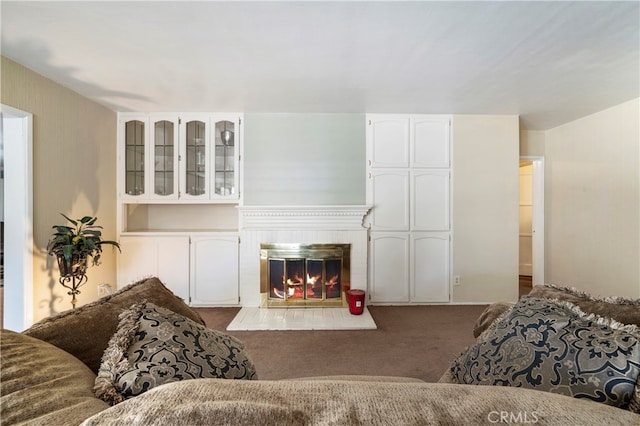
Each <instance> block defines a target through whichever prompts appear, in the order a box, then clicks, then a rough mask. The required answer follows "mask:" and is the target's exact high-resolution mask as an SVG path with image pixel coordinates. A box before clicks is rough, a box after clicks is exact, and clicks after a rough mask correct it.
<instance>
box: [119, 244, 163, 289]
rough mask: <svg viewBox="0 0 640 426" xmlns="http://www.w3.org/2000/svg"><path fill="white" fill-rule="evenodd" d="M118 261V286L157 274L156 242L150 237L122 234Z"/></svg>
mask: <svg viewBox="0 0 640 426" xmlns="http://www.w3.org/2000/svg"><path fill="white" fill-rule="evenodd" d="M120 250H122V253H121V254H119V255H118V256H116V258H117V262H118V288H122V287H125V286H127V285H129V284H131V283H133V282H136V281H138V280H141V279H143V278H146V277H150V276H155V275H156V273H157V264H156V257H155V242H154V240H153V239H152V238H149V237H137V236H135V237H134V236H128V235H122V236H120Z"/></svg>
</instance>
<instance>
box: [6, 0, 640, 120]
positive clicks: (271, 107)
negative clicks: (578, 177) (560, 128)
mask: <svg viewBox="0 0 640 426" xmlns="http://www.w3.org/2000/svg"><path fill="white" fill-rule="evenodd" d="M0 7H1V13H2V16H1V19H2V33H1V37H2V45H1V48H2V55H4V56H6V57H8V58H10V59H12V60H14V61H16V62H18V63H20V64H23V65H25V66H26V67H28V68H30V69H33V70H34V71H36V72H38V73H40V74H42V75H44V76H46V77H48V78H50V79H52V80H54V81H56V82H58V83H60V84H62V85H65V86H67V87H69V88H71V89H73V90H75V91H76V92H78V93H80V94H82V95H84V96H87V97H89V98H91V99H94V100H95V101H97V102H99V103H101V104H103V105H106V106H107V107H109V108H111V109H114V110H117V111H244V112H247V113H249V112H305V113H308V112H333V113H340V112H361V113H362V112H380V113H382V112H388V113H392V112H393V113H459V114H518V115H520V116H521V119H522V123H523V125H524V126H525V127H527V128H529V129H548V128H552V127H555V126H557V125H559V124H562V123H565V122H568V121H571V120H574V119H576V118H579V117H582V116H585V115H588V114H591V113H594V112H597V111H600V110H603V109H606V108H608V107H611V106H613V105H617V104H619V103H621V102H624V101H627V100H630V99H634V98H637V97H639V96H640V88H639V86H640V85H639V81H640V61H639V56H640V3H639V2H636V1H632V2H211V1H199V2H176V1H163V2H149V1H134V2H94V1H90V2H55V1H53V2H52V1H48V2H23V1H20V2H12V1H4V0H3V1H2V2H1V6H0Z"/></svg>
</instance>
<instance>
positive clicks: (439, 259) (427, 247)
mask: <svg viewBox="0 0 640 426" xmlns="http://www.w3.org/2000/svg"><path fill="white" fill-rule="evenodd" d="M411 252H412V256H411V258H410V259H411V265H410V271H411V272H410V275H411V276H410V280H411V301H412V302H448V301H449V282H450V271H451V261H450V253H451V250H450V240H449V233H448V232H442V233H432V232H429V233H412V234H411Z"/></svg>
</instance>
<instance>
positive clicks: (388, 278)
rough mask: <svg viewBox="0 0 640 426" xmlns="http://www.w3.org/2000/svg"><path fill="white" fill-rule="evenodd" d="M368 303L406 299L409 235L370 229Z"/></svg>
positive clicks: (406, 300)
mask: <svg viewBox="0 0 640 426" xmlns="http://www.w3.org/2000/svg"><path fill="white" fill-rule="evenodd" d="M369 256H370V257H369V262H370V263H369V268H370V271H369V272H370V273H369V277H370V292H371V301H372V302H383V303H393V302H408V301H409V234H407V233H402V232H372V233H371V242H370V245H369Z"/></svg>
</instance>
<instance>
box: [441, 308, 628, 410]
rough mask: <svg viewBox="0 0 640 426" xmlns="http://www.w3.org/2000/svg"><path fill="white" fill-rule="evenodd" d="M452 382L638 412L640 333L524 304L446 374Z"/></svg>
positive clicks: (597, 318) (596, 319)
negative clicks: (516, 389) (555, 395)
mask: <svg viewBox="0 0 640 426" xmlns="http://www.w3.org/2000/svg"><path fill="white" fill-rule="evenodd" d="M451 374H452V376H453V381H454V382H457V383H465V384H477V385H502V386H516V387H524V388H529V389H535V390H542V391H548V392H554V393H560V394H564V395H568V396H572V397H575V398H585V399H589V400H592V401H597V402H602V403H605V404H608V405H613V406H616V407H620V408H624V409H629V410H631V411H634V412H640V389H639V386H640V385H638V384H637V381H638V379H639V376H640V329H639V328H638V327H636V326H634V325H623V324H620V323H618V322H616V321H613V320H610V319H607V318H603V317H600V316H598V315H595V314H590V315H587V314H585V313H584V312H582V311H581V310H580V309H579V308H578V307H577V306H575V305H573V304H571V303H569V302H559V301H557V300H550V299H538V298H532V297H524V298H522V299H520V301H518V303H516V305H515V306H514V307H513V308H512V309H511V311H510V312H508V313H507V314H506V315H505V316H504V317H502V318H501V319H499V320H497V321H495V322H494V323H493V324H492V325H491V326H490V327H489V328H488V329H487V330H486V331H485V332H484V333H483V334H482V335H481V336H480V337H479V338H478V340H477V341H476V343H475V344H474V345H472V346H470V347H469V348H468V349H467V350H466V351H465V352H464V353H463V354H462V355H461V356H460V357H459V358H458V359H456V360H455V361H454V363H453V365H452V367H451Z"/></svg>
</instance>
